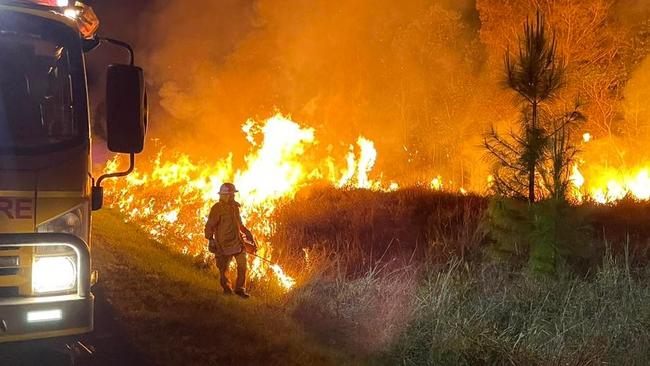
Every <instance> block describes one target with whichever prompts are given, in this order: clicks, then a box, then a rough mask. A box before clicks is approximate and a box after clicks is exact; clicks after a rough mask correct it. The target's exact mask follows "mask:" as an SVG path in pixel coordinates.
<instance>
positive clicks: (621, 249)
mask: <svg viewBox="0 0 650 366" xmlns="http://www.w3.org/2000/svg"><path fill="white" fill-rule="evenodd" d="M486 201H487V200H486V199H485V198H482V197H478V196H472V195H468V196H466V195H453V194H445V193H441V192H436V191H432V190H429V189H424V188H413V189H404V190H399V191H394V192H381V191H369V190H358V189H335V188H331V187H320V188H314V187H312V188H309V189H307V190H302V191H299V192H297V193H296V196H295V198H294V199H293V200H290V201H284V202H283V203H281V204H279V205H278V206H277V208H276V210H275V211H274V212H273V215H272V216H271V218H272V222H273V223H274V234H273V235H272V236H270V240H271V241H272V242H273V244H274V258H276V259H277V260H279V261H280V262H281V263H282V265H283V268H284V269H285V271H286V272H287V274H289V275H291V276H292V277H294V279H295V280H296V281H297V282H296V285H295V286H294V287H293V288H292V290H291V291H289V292H286V290H285V289H284V288H282V287H281V285H279V284H278V283H277V282H275V281H259V280H256V281H254V282H253V283H252V287H253V288H252V293H253V296H254V299H255V300H254V304H253V305H252V306H251V307H248V306H247V305H246V306H245V308H244V311H249V310H250V311H254V312H258V311H259V309H271V310H272V311H271V310H269V311H270V313H269V312H266V311H263V312H262V313H263V314H262V313H260V314H257V315H255V316H253V317H251V318H250V319H249V318H247V317H237V321H238V322H240V325H241V328H240V327H238V328H237V329H238V330H236V331H235V332H234V333H229V334H230V335H228V336H225V335H224V337H225V338H223V342H225V343H226V344H227V343H228V342H237V339H238V337H240V336H242V334H243V333H242V332H243V330H242V329H248V330H251V331H254V332H257V330H258V329H261V328H269V327H275V326H274V325H273V326H271V325H270V324H271V323H273V324H275V322H276V321H279V320H278V319H285V318H286V319H289V318H293V319H294V320H297V321H298V323H299V324H300V326H299V327H298V328H303V329H304V330H306V331H307V333H309V334H311V335H313V336H314V337H315V338H316V339H317V340H319V341H320V342H322V343H325V344H326V345H327V346H332V347H336V348H337V349H340V350H341V351H343V352H345V353H349V354H354V355H356V356H355V357H357V358H356V359H355V363H368V364H380V363H385V364H406V365H420V364H435V365H458V364H516V365H529V364H533V365H555V364H575V365H581V364H599V363H605V362H608V363H612V364H644V362H645V360H647V359H648V358H650V349H649V348H648V346H647V345H648V344H650V332H648V324H650V312H648V311H647V309H646V308H647V306H646V304H647V303H648V302H649V301H650V288H649V287H648V286H647V282H648V280H650V273H649V272H648V270H647V267H645V264H646V260H645V259H644V258H645V257H644V255H647V248H648V237H650V233H649V232H648V231H647V224H646V221H647V217H649V216H648V213H650V205H649V204H648V203H645V202H638V201H633V200H629V201H625V200H624V201H620V202H618V203H617V204H612V205H599V204H585V205H584V206H583V207H584V208H585V209H586V210H588V211H589V217H590V222H591V225H592V227H593V230H592V231H593V233H594V235H593V237H592V238H591V239H590V240H593V241H595V242H597V243H600V244H599V246H598V247H599V248H602V251H599V252H598V253H596V255H597V256H598V258H599V260H598V261H597V262H596V263H594V265H593V267H591V268H590V269H589V270H588V271H587V273H588V274H587V275H586V276H577V275H575V274H571V273H568V272H565V273H563V274H561V275H560V276H559V277H556V278H535V277H531V276H529V275H528V274H527V273H525V272H521V271H516V270H512V269H509V267H507V266H502V265H496V264H494V263H491V262H489V260H488V257H487V256H484V255H483V249H484V248H485V245H486V244H487V241H486V240H485V238H484V230H483V229H482V226H481V222H482V221H481V219H482V217H483V212H484V210H485V207H486V204H487V202H486ZM108 218H109V219H107V217H104V218H102V217H101V216H100V218H99V219H98V220H96V222H95V223H96V224H97V225H99V226H100V227H101V230H99V234H100V236H103V237H104V238H108V237H111V238H112V237H114V236H115V237H118V238H122V239H119V241H118V242H119V243H120V244H118V245H120V246H125V247H124V248H123V249H119V251H120V253H122V254H120V255H121V259H118V260H115V261H112V262H115V263H122V262H125V263H127V264H126V265H127V266H135V268H141V267H143V268H147V269H146V270H144V271H140V272H138V273H137V274H135V276H138V278H139V279H138V281H136V282H137V283H140V285H136V284H135V283H132V284H127V285H124V284H121V283H119V284H117V283H114V282H113V284H112V285H111V286H113V287H115V289H116V293H117V289H120V288H123V287H125V286H126V289H127V291H125V292H124V294H121V295H119V297H120V298H122V299H123V300H124V299H125V300H124V301H125V304H126V305H119V306H120V307H121V311H123V312H126V313H127V314H130V315H128V317H127V319H131V320H133V319H136V318H142V317H144V319H147V320H146V322H147V323H148V324H149V325H148V326H147V327H149V326H151V327H154V328H155V327H158V328H159V326H154V325H155V324H158V323H160V324H162V325H161V326H163V327H164V326H166V325H165V324H177V323H174V322H172V323H169V322H168V320H165V319H166V317H167V315H165V314H167V313H166V311H167V310H165V309H167V308H169V312H170V313H169V314H172V313H174V311H173V310H172V307H171V304H172V303H175V302H177V301H179V299H187V301H185V300H183V305H182V306H183V308H185V309H187V311H188V312H189V313H195V312H197V311H203V310H200V309H203V307H205V308H206V309H208V308H209V309H212V310H214V311H219V312H220V311H221V310H219V309H221V308H220V307H221V306H233V307H235V308H237V307H238V306H240V304H239V303H227V302H226V303H224V302H223V301H226V300H222V299H221V298H220V297H219V296H218V295H217V294H215V292H216V287H217V280H216V278H215V275H214V272H213V271H211V270H210V268H209V267H208V268H206V267H205V265H204V264H202V263H204V262H203V261H202V259H201V258H199V257H195V259H196V261H192V260H190V259H191V258H192V257H189V258H188V257H184V256H179V257H178V258H176V259H172V258H173V256H172V257H170V255H171V254H169V251H168V250H165V249H162V248H157V249H156V248H154V249H155V250H153V249H150V248H148V246H152V245H153V246H156V245H157V244H155V242H153V241H147V240H144V238H143V237H142V231H139V230H137V229H134V227H133V226H131V225H127V226H126V227H128V228H129V229H128V230H123V229H121V228H123V225H124V224H122V223H120V222H119V221H120V220H121V219H120V218H119V217H118V216H116V215H115V214H114V213H113V214H110V215H109V216H108ZM132 230H136V231H137V232H138V233H139V234H137V235H136V236H139V238H138V239H137V240H135V239H133V240H134V242H133V243H132V244H129V243H128V240H131V239H128V240H127V239H125V238H123V236H124V234H123V233H122V231H124V232H131V231H132ZM129 235H131V236H129V238H134V236H133V235H132V234H129ZM143 240H144V241H143ZM127 244H128V245H127ZM104 246H105V244H104ZM100 248H101V246H100ZM118 248H119V247H118ZM131 250H133V253H130V254H127V253H129V251H131ZM152 250H153V251H155V252H156V253H158V254H156V255H155V256H154V257H151V256H150V255H151V252H152ZM102 251H106V248H104V249H103V250H102V249H100V254H102V253H101V252H102ZM159 252H160V253H162V252H165V253H168V254H165V255H164V256H163V255H160V253H159ZM644 253H645V254H644ZM102 256H105V254H102V255H100V256H99V257H100V259H99V261H98V262H100V263H101V262H102ZM131 256H133V257H134V258H131ZM176 262H177V263H176ZM173 263H176V264H173ZM124 265H125V264H121V266H122V267H120V268H122V269H123V266H124ZM104 266H106V265H105V264H104ZM158 267H159V268H158ZM157 268H158V269H157ZM199 268H203V269H204V271H199V270H198V269H199ZM100 269H102V272H104V273H106V272H108V278H109V281H115V280H114V278H115V277H117V272H119V271H116V270H112V269H110V268H108V269H106V268H100ZM206 269H207V272H206V271H205V270H206ZM105 278H106V277H105ZM120 278H121V277H120ZM142 278H146V280H145V281H143V280H142ZM168 278H174V281H180V282H182V283H185V282H187V281H186V279H187V280H188V281H189V282H190V283H192V284H191V286H189V287H185V289H184V290H180V289H179V288H176V287H173V286H172V287H173V289H171V290H170V289H166V287H167V285H164V284H165V283H167V279H168ZM153 282H155V283H156V284H157V287H155V288H162V290H161V291H164V292H165V293H167V295H164V296H163V295H160V294H153V293H152V294H149V295H143V294H144V293H148V292H147V291H145V290H146V288H147V287H150V288H151V286H147V285H145V283H149V284H150V283H153ZM129 283H130V282H129ZM161 283H162V284H163V285H161ZM167 296H169V298H168V297H167ZM133 302H135V303H136V304H139V305H137V306H134V305H133V304H134V303H133ZM213 307H214V309H213ZM173 308H174V309H176V308H177V306H176V305H175V306H174V307H173ZM161 309H162V310H161ZM212 310H211V311H212ZM161 311H162V312H161ZM231 312H232V311H231V310H228V311H226V313H228V314H230V313H231ZM169 316H171V315H169ZM129 317H130V318H129ZM174 317H176V315H174V316H172V318H174ZM174 319H175V318H174ZM215 319H216V318H215ZM184 321H187V319H185V320H184ZM283 321H284V320H283ZM161 322H162V323H161ZM202 323H204V326H201V329H200V330H199V333H201V332H203V333H206V332H207V333H209V332H210V330H209V329H211V327H221V325H219V324H218V322H216V323H215V320H214V319H212V318H206V319H205V320H202ZM135 324H136V325H137V324H138V323H137V322H135ZM283 324H284V323H283ZM284 326H285V325H283V327H284ZM142 327H143V325H142V324H140V325H138V326H137V327H134V328H138V329H136V334H140V332H143V333H141V334H148V333H147V332H151V331H152V329H153V328H151V329H149V328H147V329H141V328H142ZM145 328H146V327H145ZM158 328H156V329H158ZM215 329H216V328H215ZM283 329H284V328H283ZM187 332H189V333H192V332H196V330H192V329H188V328H187V327H183V328H179V329H178V330H176V331H174V333H173V337H174V338H175V339H177V338H180V339H183V337H186V336H187V334H185V333H187ZM292 332H293V331H292ZM203 333H201V334H203ZM244 333H245V332H244ZM274 333H275V332H274ZM264 334H266V333H265V332H264V331H261V330H260V334H258V335H257V336H256V337H262V336H263V335H264ZM145 338H146V337H145ZM298 338H300V339H302V336H300V337H298ZM298 338H295V337H289V338H288V339H284V338H283V340H281V341H282V342H285V341H286V344H285V345H284V346H282V347H284V348H282V347H281V348H282V349H285V350H287V351H286V352H289V351H288V350H289V349H294V348H293V347H296V344H298V345H300V344H301V342H302V340H300V339H298ZM139 342H142V344H146V343H147V342H150V340H146V339H144V338H142V337H141V338H139ZM186 343H187V342H186ZM186 343H183V344H184V346H183V347H181V348H178V350H177V351H178V352H179V353H181V354H182V353H183V352H186V351H185V350H184V349H185V348H184V347H187V346H188V345H187V344H186ZM202 347H207V345H202V343H199V344H198V346H197V345H194V346H192V347H190V348H189V349H191V350H194V351H192V352H197V354H196V355H195V356H192V357H209V356H206V353H201V352H202V351H201V349H202ZM310 347H312V346H310ZM174 349H176V348H174ZM312 349H313V348H312ZM310 352H311V351H310ZM317 353H318V352H317ZM179 357H180V356H179ZM223 357H225V356H223ZM251 357H252V356H251ZM273 357H275V360H277V361H278V362H282V361H284V358H285V357H286V358H287V359H288V360H294V361H295V360H296V358H295V357H294V356H293V355H290V354H288V353H285V352H284V351H283V352H278V353H274V356H273ZM300 357H307V358H304V359H301V360H308V359H309V357H311V356H309V355H307V354H305V353H302V356H300ZM206 359H207V358H206ZM220 360H227V358H221V359H220ZM291 362H293V361H291ZM291 362H289V363H291ZM298 362H302V361H298ZM323 362H324V361H323Z"/></svg>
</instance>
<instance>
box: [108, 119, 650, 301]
mask: <svg viewBox="0 0 650 366" xmlns="http://www.w3.org/2000/svg"><path fill="white" fill-rule="evenodd" d="M242 130H243V132H244V133H245V136H246V140H247V141H248V142H249V143H250V144H251V148H250V152H249V153H248V155H247V156H246V157H245V159H244V160H245V167H244V168H242V169H235V167H234V166H233V156H232V154H229V155H228V156H226V157H224V158H223V159H221V160H219V161H216V162H212V163H207V162H199V161H194V160H192V159H191V158H190V157H189V156H188V155H185V154H181V153H170V152H167V151H166V149H165V148H164V147H160V149H159V151H158V153H157V155H156V156H155V158H154V159H153V161H152V164H151V168H150V169H149V170H147V171H146V172H145V171H142V170H136V171H135V172H134V173H133V174H131V175H129V176H128V177H127V178H126V179H123V180H112V181H110V182H109V183H108V184H107V185H106V196H107V198H108V199H109V203H110V204H111V205H112V206H113V207H117V208H118V209H119V210H120V211H122V212H123V213H124V214H125V216H126V218H127V220H129V221H133V222H136V223H138V224H139V225H140V226H142V227H143V228H144V229H145V230H146V231H147V232H148V233H149V234H150V235H151V236H152V237H153V238H155V239H164V240H165V241H169V240H170V239H171V240H172V241H174V242H175V244H176V245H178V247H179V250H180V251H181V252H183V253H185V254H190V255H195V256H203V257H204V258H206V259H207V258H209V253H208V252H207V250H206V248H205V245H206V243H205V240H204V238H203V235H202V232H203V225H204V222H205V220H206V217H207V214H208V212H209V210H210V207H211V206H212V204H213V203H214V202H215V201H216V200H217V199H218V197H219V194H218V192H219V187H220V186H221V184H222V183H224V182H227V181H232V182H234V183H235V185H236V186H237V188H238V189H239V191H240V195H239V197H238V200H239V201H240V203H241V204H242V210H241V212H242V216H243V219H244V221H245V222H246V223H247V224H248V225H249V227H250V229H251V231H253V232H254V233H255V234H256V237H257V238H258V244H259V252H258V254H259V256H260V257H261V258H258V257H254V258H252V259H251V277H252V278H253V279H258V280H260V279H268V278H272V277H274V278H276V279H277V280H278V282H279V283H280V284H281V285H282V286H283V287H284V288H285V289H290V288H292V287H293V286H294V284H295V281H294V279H293V278H292V277H290V276H289V275H287V274H286V273H285V272H284V270H283V269H282V267H281V266H280V265H278V264H275V263H273V262H272V260H273V246H272V245H271V243H270V242H269V238H270V237H271V236H272V233H273V228H274V226H273V224H272V222H271V217H272V214H273V213H274V211H275V209H276V207H277V204H278V203H279V201H281V200H283V199H290V198H292V197H293V196H294V195H295V194H296V192H297V191H298V190H300V189H301V188H303V187H305V186H308V185H310V184H313V183H314V182H315V181H316V180H319V181H323V180H324V181H326V182H328V183H329V184H331V185H333V186H337V187H344V188H363V189H373V190H396V189H398V188H399V185H398V184H397V183H396V182H390V183H389V184H388V185H387V186H384V185H383V184H382V182H381V179H379V178H377V177H374V178H371V175H372V169H373V167H374V165H375V163H376V160H377V150H376V149H375V145H374V143H373V141H371V140H369V139H367V138H365V137H363V136H360V137H359V138H358V139H357V141H356V142H355V143H354V144H350V145H349V151H348V152H347V155H345V156H338V157H336V156H327V157H325V158H324V159H318V160H316V161H311V160H310V159H308V158H306V157H305V156H306V155H308V154H307V153H308V152H310V151H311V149H315V148H316V145H317V141H316V137H315V131H314V129H312V128H307V127H301V126H300V125H299V124H298V123H296V122H294V121H292V120H290V119H289V118H287V117H285V116H283V115H281V114H277V115H275V116H273V117H271V118H269V119H267V120H266V121H264V122H263V123H258V122H256V121H254V120H249V121H247V122H246V123H245V124H244V125H243V127H242ZM592 139H593V137H592V136H591V135H589V134H588V133H585V135H584V136H583V140H584V142H585V143H587V142H589V141H591V140H592ZM316 155H318V154H316ZM321 157H322V156H321ZM121 163H122V162H121V160H120V159H119V158H115V159H113V160H111V161H109V162H108V163H107V164H106V168H105V171H107V172H114V171H117V170H119V168H120V165H121ZM583 168H588V169H586V170H585V172H587V173H588V174H585V173H583ZM649 172H650V165H648V166H646V167H639V168H636V169H631V170H619V169H615V168H598V167H590V166H589V165H588V164H587V163H585V162H584V161H581V162H580V164H575V165H574V166H573V167H572V174H571V177H570V179H571V183H572V190H571V195H572V196H573V197H574V198H575V199H576V200H577V201H578V202H582V201H584V200H587V199H588V200H592V201H595V202H598V203H603V204H605V203H610V202H614V201H617V200H620V199H622V198H624V197H626V196H631V197H633V198H636V199H639V200H649V199H650V174H649ZM375 175H376V174H375ZM492 180H493V178H492V177H487V180H486V182H487V184H486V190H487V189H488V188H489V185H490V184H491V181H492ZM423 185H425V186H428V187H429V188H430V189H432V190H436V191H440V190H449V191H450V192H451V191H453V192H456V193H458V192H460V194H466V193H467V191H466V190H465V188H463V187H455V186H454V183H453V182H452V181H450V180H444V179H443V177H442V176H441V175H436V176H435V177H434V178H433V179H432V180H430V181H428V182H426V183H423ZM453 187H455V188H453ZM477 193H483V192H477ZM269 275H271V276H269Z"/></svg>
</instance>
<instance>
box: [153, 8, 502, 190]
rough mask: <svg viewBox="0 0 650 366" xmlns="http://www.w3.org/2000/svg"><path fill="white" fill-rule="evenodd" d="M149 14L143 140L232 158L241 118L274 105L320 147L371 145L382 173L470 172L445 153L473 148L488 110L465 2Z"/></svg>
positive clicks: (474, 20)
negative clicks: (149, 128)
mask: <svg viewBox="0 0 650 366" xmlns="http://www.w3.org/2000/svg"><path fill="white" fill-rule="evenodd" d="M156 8H157V10H156V11H153V12H152V13H151V14H150V15H148V16H145V17H144V18H145V21H144V22H145V23H147V24H148V25H149V26H148V27H146V33H143V34H141V35H140V38H141V40H142V43H143V44H146V46H145V49H146V50H147V52H146V53H147V56H146V62H145V66H146V70H147V75H148V79H149V81H150V83H151V85H150V93H151V94H152V99H153V107H154V108H153V111H152V118H151V120H152V124H153V125H154V131H153V132H154V134H155V135H156V136H157V137H160V138H161V140H162V141H163V142H164V143H165V144H166V145H170V146H176V147H183V149H184V150H185V151H186V152H188V151H187V150H188V146H191V149H192V150H193V151H190V153H194V154H197V155H201V156H203V157H206V158H216V157H221V156H224V155H225V154H226V153H227V152H231V151H232V152H234V153H235V156H239V155H242V153H243V152H244V149H246V146H247V145H246V143H245V140H244V138H243V135H242V133H241V131H240V126H241V124H242V123H243V122H245V121H246V120H247V119H249V118H266V117H269V116H271V115H272V114H274V113H275V112H278V111H279V112H282V113H285V114H289V115H291V116H292V117H293V118H294V119H295V120H297V121H300V122H302V123H305V124H307V125H309V126H311V127H315V128H316V130H317V138H318V139H319V140H320V141H321V145H322V146H323V147H325V146H328V145H331V149H334V150H336V149H340V150H345V149H347V144H349V143H351V142H353V141H356V139H357V137H358V136H359V135H364V136H366V137H368V138H370V139H372V140H374V141H375V142H376V143H377V146H378V149H379V154H380V159H379V167H378V168H379V169H381V168H382V164H384V165H389V166H391V167H395V166H404V168H403V169H407V168H408V170H409V171H416V172H419V173H421V175H423V176H424V175H426V174H429V175H430V173H431V172H430V171H427V172H424V171H422V170H423V169H424V168H423V167H427V168H426V169H427V170H430V169H431V167H432V166H434V167H435V168H434V170H436V171H437V173H442V171H443V170H446V171H447V170H452V171H454V172H455V173H453V174H455V175H456V176H458V177H459V178H458V179H459V180H462V179H465V177H466V176H467V174H468V169H470V168H468V167H467V165H466V166H465V167H463V166H462V164H459V163H458V162H454V163H449V161H450V160H451V159H450V157H451V155H454V157H458V156H463V154H465V150H468V151H469V150H472V151H473V150H474V149H475V147H476V146H478V137H479V136H478V135H477V134H476V131H477V129H476V127H477V126H476V123H477V121H480V123H483V124H484V123H486V122H487V119H486V118H485V116H486V114H488V115H489V114H490V108H488V107H487V106H486V103H485V102H484V100H485V95H486V94H489V93H486V92H485V90H484V89H485V87H483V86H481V85H483V84H486V83H482V82H481V78H482V76H481V74H482V68H483V67H484V65H483V64H484V55H483V52H482V47H481V45H480V43H479V42H478V30H479V27H478V26H479V24H478V13H477V12H476V10H475V7H474V3H473V1H471V0H467V1H451V0H446V1H438V2H433V3H432V2H431V1H426V0H410V1H403V2H395V1H392V0H353V1H345V2H333V1H329V0H314V1H301V0H289V1H286V0H285V1H279V0H257V1H251V0H225V1H196V0H191V1H187V0H183V1H180V0H177V1H164V2H163V1H160V2H159V3H158V4H157V6H156ZM468 106H471V108H469V109H468V108H467V107H468ZM481 110H482V111H484V112H485V113H484V114H483V115H481V116H479V115H477V111H481ZM472 138H473V139H474V140H475V141H474V142H472V143H471V144H467V140H468V139H470V140H471V139H472ZM462 143H464V145H466V147H467V148H464V147H462V145H463V144H462ZM459 145H461V148H460V149H459ZM474 153H475V152H471V153H470V152H467V154H474ZM458 160H460V159H458ZM403 162H409V164H411V166H410V167H407V166H405V164H402V163H403ZM401 173H403V172H400V171H396V172H395V173H394V174H401ZM419 173H418V174H419ZM450 174H452V173H450Z"/></svg>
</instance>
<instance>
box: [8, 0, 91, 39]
mask: <svg viewBox="0 0 650 366" xmlns="http://www.w3.org/2000/svg"><path fill="white" fill-rule="evenodd" d="M2 2H3V1H2V0H0V3H2ZM8 2H9V3H16V4H22V5H26V6H29V5H30V4H32V5H35V6H38V7H47V8H51V10H52V11H54V12H56V13H59V14H62V15H65V16H66V17H68V18H70V19H73V20H75V21H76V22H77V27H78V29H79V33H81V34H82V35H83V36H84V38H86V39H93V38H95V33H96V32H97V29H99V19H98V18H97V14H95V11H94V10H93V8H91V7H90V6H88V5H86V4H84V3H83V2H81V1H76V0H10V1H8Z"/></svg>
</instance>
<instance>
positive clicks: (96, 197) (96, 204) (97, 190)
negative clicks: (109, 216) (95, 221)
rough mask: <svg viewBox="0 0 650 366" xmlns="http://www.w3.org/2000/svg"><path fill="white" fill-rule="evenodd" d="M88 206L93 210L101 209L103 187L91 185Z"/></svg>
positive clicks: (102, 204) (102, 205)
mask: <svg viewBox="0 0 650 366" xmlns="http://www.w3.org/2000/svg"><path fill="white" fill-rule="evenodd" d="M91 193H92V196H91V201H90V202H91V204H90V207H91V209H92V210H93V211H97V210H101V208H102V207H104V187H102V186H93V188H92V192H91Z"/></svg>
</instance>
